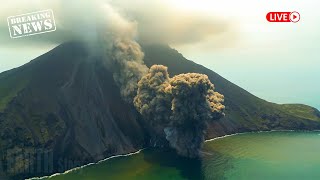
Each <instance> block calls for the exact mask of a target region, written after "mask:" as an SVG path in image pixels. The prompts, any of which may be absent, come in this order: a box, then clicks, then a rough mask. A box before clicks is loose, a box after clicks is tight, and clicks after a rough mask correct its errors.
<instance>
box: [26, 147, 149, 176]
mask: <svg viewBox="0 0 320 180" xmlns="http://www.w3.org/2000/svg"><path fill="white" fill-rule="evenodd" d="M144 149H146V148H143V149H139V150H138V151H135V152H131V153H128V154H119V155H114V156H110V157H107V158H105V159H102V160H100V161H98V162H96V163H89V164H85V165H82V166H79V167H75V168H72V169H69V170H67V171H65V172H62V173H54V174H52V175H49V176H42V177H32V178H28V179H25V180H41V179H44V178H52V177H55V176H59V175H64V174H68V173H70V172H73V171H76V170H79V169H82V168H85V167H88V166H91V165H97V164H100V163H102V162H104V161H107V160H110V159H113V158H117V157H127V156H131V155H135V154H138V153H140V152H141V151H142V150H144Z"/></svg>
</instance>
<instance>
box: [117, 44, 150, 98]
mask: <svg viewBox="0 0 320 180" xmlns="http://www.w3.org/2000/svg"><path fill="white" fill-rule="evenodd" d="M111 55H112V56H111V59H112V63H113V64H114V66H113V67H114V68H113V78H114V80H115V81H116V83H117V84H118V86H119V87H120V93H121V96H122V97H123V98H124V99H125V100H126V101H127V102H129V103H132V100H133V98H134V96H135V95H136V92H137V83H138V81H139V80H140V79H141V77H142V76H143V75H144V74H146V73H147V70H148V68H147V66H146V65H144V62H143V53H142V51H141V48H140V46H139V44H138V43H136V42H134V41H132V40H125V39H124V40H115V41H114V42H113V47H112V49H111Z"/></svg>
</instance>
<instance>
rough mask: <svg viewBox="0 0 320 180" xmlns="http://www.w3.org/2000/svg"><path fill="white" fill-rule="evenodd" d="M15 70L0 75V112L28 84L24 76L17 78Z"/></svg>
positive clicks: (17, 74)
mask: <svg viewBox="0 0 320 180" xmlns="http://www.w3.org/2000/svg"><path fill="white" fill-rule="evenodd" d="M16 70H17V69H14V70H12V71H7V72H4V73H1V74H0V84H1V85H0V112H3V110H4V109H5V108H6V106H7V104H8V103H9V102H10V101H11V100H12V99H13V98H14V97H16V95H17V94H18V92H20V91H21V90H22V89H23V88H24V87H25V86H26V84H27V83H28V79H27V77H26V76H19V73H14V72H16Z"/></svg>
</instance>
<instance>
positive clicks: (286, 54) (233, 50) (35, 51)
mask: <svg viewBox="0 0 320 180" xmlns="http://www.w3.org/2000/svg"><path fill="white" fill-rule="evenodd" d="M101 2H103V0H97V1H94V3H92V1H90V3H89V1H88V2H84V1H83V2H81V3H79V1H75V0H70V1H68V3H67V2H66V1H62V0H57V1H54V2H53V1H47V2H44V1H40V0H29V1H18V0H11V1H9V2H8V3H5V5H4V6H1V7H0V18H1V21H0V42H1V43H0V72H2V71H5V70H9V69H11V68H14V67H17V66H20V65H22V64H24V63H26V62H28V61H30V60H31V59H33V58H35V57H37V56H38V55H40V54H42V53H44V52H46V51H48V50H50V49H51V48H53V47H54V46H56V45H57V44H59V43H61V42H63V40H65V39H68V38H70V37H71V36H72V35H74V34H76V33H74V32H73V31H70V28H72V27H70V24H76V27H77V28H78V29H79V28H81V27H82V26H83V24H85V28H83V30H82V31H81V33H84V32H88V31H90V30H91V29H88V27H90V26H89V25H90V22H91V21H90V19H92V18H97V17H98V16H99V15H101V12H99V11H98V10H96V8H97V7H98V5H100V4H101ZM66 3H67V4H66ZM108 3H109V4H111V5H112V6H113V7H115V8H116V9H117V11H119V12H120V13H122V14H124V15H125V16H127V17H128V18H129V19H132V20H134V21H135V22H136V25H137V31H138V37H137V38H138V39H139V38H140V39H142V40H144V41H150V42H167V43H169V44H170V45H171V46H172V47H174V48H175V49H177V50H179V51H180V52H181V53H182V54H183V55H184V56H185V57H186V58H188V59H190V60H193V61H195V62H196V63H199V64H202V65H204V66H206V67H208V68H210V69H212V70H214V71H216V72H218V73H219V74H220V75H222V76H224V77H225V78H227V79H228V80H230V81H232V82H234V83H235V84H237V85H239V86H241V87H242V88H244V89H246V90H248V91H249V92H251V93H253V94H254V95H256V96H259V97H261V98H263V99H266V100H268V101H273V102H277V103H305V104H308V105H312V106H315V107H317V108H318V109H320V83H319V79H320V72H319V70H320V61H319V55H318V53H319V52H320V34H319V33H318V32H320V19H319V18H320V12H319V11H318V10H317V9H316V7H317V3H316V1H315V0H305V1H289V0H282V1H278V0H269V1H263V2H260V1H257V0H243V1H236V0H232V1H231V0H225V1H213V0H202V1H201V0H200V1H199V0H198V1H196V0H193V1H185V0H175V1H169V0H167V1H160V0H156V1H152V0H149V1H146V0H145V1H143V0H138V1H129V0H120V1H119V0H118V1H108ZM44 9H53V12H54V14H55V17H56V21H57V31H56V32H53V33H47V34H43V35H35V36H30V37H23V38H19V39H11V38H10V37H9V32H8V29H7V23H6V18H7V17H8V16H12V15H17V14H22V13H28V12H32V11H36V10H44ZM270 11H298V12H299V13H300V14H301V20H300V21H299V22H298V23H269V22H267V21H266V19H265V16H266V14H267V12H270ZM95 14H97V15H95ZM81 23H82V24H81ZM66 37H67V38H66Z"/></svg>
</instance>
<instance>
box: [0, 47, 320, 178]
mask: <svg viewBox="0 0 320 180" xmlns="http://www.w3.org/2000/svg"><path fill="white" fill-rule="evenodd" d="M142 50H143V51H144V53H145V58H144V61H145V64H146V65H147V66H148V67H150V66H151V65H153V64H162V65H165V66H167V67H168V70H169V73H170V75H171V76H173V75H176V74H180V73H187V72H195V73H202V74H206V75H208V77H209V79H210V81H211V82H212V83H213V84H214V85H215V87H216V91H217V92H219V93H221V94H223V95H224V96H225V102H224V104H225V106H226V112H225V114H226V116H225V117H224V118H222V119H220V120H217V121H213V122H212V123H211V124H210V125H209V130H208V131H207V135H206V138H207V139H209V138H214V137H217V136H222V135H226V134H232V133H239V132H251V131H266V130H316V129H320V113H319V111H318V110H317V109H315V108H312V107H310V106H306V105H301V104H284V105H280V104H275V103H271V102H267V101H265V100H263V99H260V98H258V97H256V96H254V95H252V94H250V93H249V92H247V91H245V90H244V89H242V88H240V87H238V86H237V85H235V84H233V83H231V82H229V81H228V80H226V79H224V78H223V77H221V76H220V75H218V74H217V73H215V72H213V71H212V70H210V69H207V68H205V67H203V66H201V65H198V64H196V63H194V62H192V61H189V60H187V59H185V58H184V57H183V56H182V55H181V54H180V53H179V52H177V51H176V50H174V49H172V48H170V47H169V46H167V45H142ZM106 66H107V65H106V64H104V63H103V61H101V57H99V56H98V55H97V56H92V54H90V53H88V51H87V48H86V46H85V45H83V44H82V43H79V42H69V43H64V44H62V45H59V46H58V47H56V48H54V49H53V50H51V51H49V52H47V53H45V54H43V55H41V56H39V57H37V58H35V59H34V60H32V61H30V62H29V63H27V64H25V65H23V66H21V67H18V68H15V69H12V70H9V71H6V72H3V73H1V74H0V153H1V154H2V157H3V158H2V164H0V165H1V166H2V167H1V168H3V169H7V170H8V169H9V170H10V168H11V169H15V171H10V172H13V173H11V174H10V177H14V178H22V177H27V176H28V177H30V176H35V175H39V176H40V175H44V174H52V173H54V172H61V171H65V170H66V169H67V168H71V167H72V166H78V165H82V164H86V163H89V162H95V161H98V160H101V159H104V158H106V157H109V156H112V155H117V154H125V153H129V152H133V151H137V150H138V149H141V148H145V147H150V146H152V144H150V134H149V133H148V131H147V128H148V127H146V126H145V125H143V122H142V121H141V118H142V117H141V116H140V114H139V113H138V112H137V111H136V110H135V108H134V107H133V105H129V104H127V103H126V102H125V101H123V100H122V98H121V96H120V90H119V88H118V86H117V85H116V83H115V82H114V80H113V75H112V73H111V72H110V70H109V69H108V68H107V67H106ZM39 149H41V150H45V151H46V152H51V153H52V156H51V155H49V161H50V158H51V160H52V166H50V167H49V169H47V171H44V170H40V171H36V170H34V171H31V170H30V169H31V167H32V168H34V167H35V166H36V164H37V163H36V162H37V161H36V155H37V153H38V152H37V150H39ZM25 154H28V157H29V158H25ZM10 158H15V159H17V160H16V161H15V162H14V163H11V166H8V165H7V164H8V162H7V161H8V159H10ZM26 159H27V160H26ZM65 159H67V160H72V162H75V161H77V162H78V163H73V164H72V165H71V167H67V168H66V167H65V166H61V164H63V162H64V161H63V160H65ZM1 168H0V169H1ZM26 168H27V169H28V170H29V171H28V172H26V171H25V169H26ZM2 174H6V175H7V174H8V173H2ZM3 176H4V175H3Z"/></svg>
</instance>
